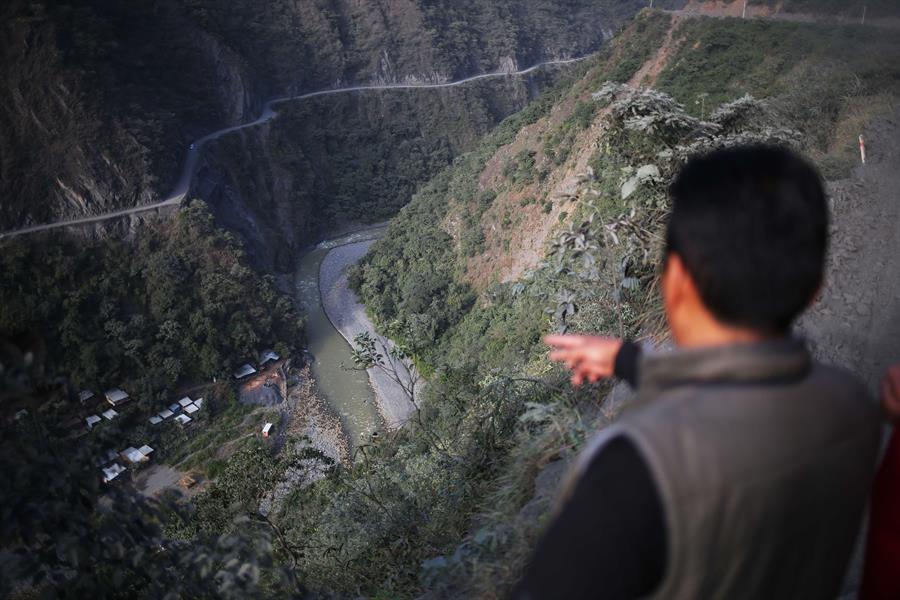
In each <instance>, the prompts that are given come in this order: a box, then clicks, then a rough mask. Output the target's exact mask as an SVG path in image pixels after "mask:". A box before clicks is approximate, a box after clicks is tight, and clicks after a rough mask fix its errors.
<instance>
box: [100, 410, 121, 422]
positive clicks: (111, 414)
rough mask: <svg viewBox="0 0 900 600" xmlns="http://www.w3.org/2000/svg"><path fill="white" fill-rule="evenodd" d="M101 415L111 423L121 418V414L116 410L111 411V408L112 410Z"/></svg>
mask: <svg viewBox="0 0 900 600" xmlns="http://www.w3.org/2000/svg"><path fill="white" fill-rule="evenodd" d="M101 414H102V415H103V416H104V417H106V418H107V419H108V420H109V421H112V420H113V419H115V418H116V417H118V416H119V413H117V412H116V411H115V410H113V409H111V408H110V409H109V410H107V411H105V412H103V413H101Z"/></svg>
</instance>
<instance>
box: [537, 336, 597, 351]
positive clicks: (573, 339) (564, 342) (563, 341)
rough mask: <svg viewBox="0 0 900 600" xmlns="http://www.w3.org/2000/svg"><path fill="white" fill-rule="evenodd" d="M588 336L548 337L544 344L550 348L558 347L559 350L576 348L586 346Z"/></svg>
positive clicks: (545, 337) (545, 338)
mask: <svg viewBox="0 0 900 600" xmlns="http://www.w3.org/2000/svg"><path fill="white" fill-rule="evenodd" d="M586 339H587V336H584V335H577V334H572V333H569V334H566V335H558V334H557V335H547V336H544V343H545V344H547V345H548V346H556V347H557V348H576V347H578V346H581V345H583V344H584V341H585V340H586Z"/></svg>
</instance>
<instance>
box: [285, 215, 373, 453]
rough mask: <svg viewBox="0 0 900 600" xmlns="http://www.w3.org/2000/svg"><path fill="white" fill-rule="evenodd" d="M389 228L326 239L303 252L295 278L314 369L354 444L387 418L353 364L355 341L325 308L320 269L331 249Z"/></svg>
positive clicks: (362, 439)
mask: <svg viewBox="0 0 900 600" xmlns="http://www.w3.org/2000/svg"><path fill="white" fill-rule="evenodd" d="M384 231H385V228H384V227H383V226H381V227H373V228H370V229H366V230H363V231H359V232H356V233H351V234H348V235H344V236H341V237H338V238H335V239H331V240H327V241H325V242H322V243H321V244H319V245H318V246H316V248H315V249H314V250H312V251H311V252H308V253H307V254H305V255H303V256H302V257H301V259H300V264H299V267H298V269H297V274H296V279H295V288H296V297H297V301H298V303H299V304H300V308H301V310H302V311H303V314H304V317H305V319H306V341H307V348H308V349H309V352H310V353H311V354H312V356H313V362H312V371H313V374H314V375H315V377H316V383H317V386H318V388H319V391H320V392H321V394H322V395H323V396H324V399H325V401H327V402H328V404H329V405H330V406H331V407H332V408H333V409H334V411H335V412H336V413H337V414H338V416H340V418H341V422H342V423H343V425H344V431H346V432H347V435H348V437H349V441H350V445H351V447H354V446H357V445H359V444H360V443H362V442H365V441H366V440H369V439H371V436H372V433H373V432H375V431H377V430H378V429H380V428H381V427H382V423H383V420H382V418H381V415H380V413H379V411H378V407H377V404H376V398H375V393H374V391H373V390H372V386H371V384H370V382H369V377H368V375H367V374H366V372H365V371H355V370H351V368H352V367H353V359H352V356H351V348H350V344H348V343H347V341H346V340H345V339H344V338H343V337H342V336H341V334H340V333H339V332H338V331H337V330H336V329H335V328H334V326H333V325H332V323H331V321H330V320H329V319H328V316H327V315H326V314H325V310H324V308H323V307H322V296H321V291H320V285H319V271H320V268H321V265H322V261H323V260H324V259H325V256H326V255H327V254H328V253H329V252H330V251H331V250H332V249H334V248H337V247H339V246H343V245H346V244H352V243H356V242H362V241H365V240H373V239H377V238H378V237H379V236H381V235H382V234H383V233H384ZM346 266H348V265H344V267H346Z"/></svg>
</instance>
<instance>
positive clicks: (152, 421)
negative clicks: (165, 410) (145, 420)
mask: <svg viewBox="0 0 900 600" xmlns="http://www.w3.org/2000/svg"><path fill="white" fill-rule="evenodd" d="M162 420H163V418H162V417H161V416H159V415H153V416H152V417H150V424H151V425H159V424H160V423H162Z"/></svg>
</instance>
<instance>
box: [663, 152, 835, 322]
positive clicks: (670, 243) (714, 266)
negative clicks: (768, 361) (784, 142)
mask: <svg viewBox="0 0 900 600" xmlns="http://www.w3.org/2000/svg"><path fill="white" fill-rule="evenodd" d="M669 193H670V195H671V198H672V214H671V216H670V217H669V224H668V231H667V234H666V246H667V248H666V253H667V256H668V254H669V253H675V254H678V256H680V257H681V260H682V262H683V263H684V265H685V268H686V269H687V271H688V272H689V273H690V275H691V277H692V278H693V280H694V283H695V285H696V286H697V290H698V292H699V294H700V298H701V300H702V301H703V303H704V304H705V305H706V307H707V308H708V309H709V310H710V311H711V312H712V313H713V315H714V316H715V317H716V318H718V319H719V320H720V321H722V322H723V323H727V324H730V325H735V326H741V327H747V328H750V329H754V330H756V331H760V332H766V333H777V334H783V333H786V332H787V331H788V330H789V329H790V326H791V323H792V322H793V321H794V319H795V318H796V317H797V316H798V315H799V314H800V313H801V312H803V310H804V309H805V308H806V306H807V305H808V304H809V302H810V301H811V300H812V298H813V296H814V294H815V293H816V290H817V289H818V287H819V286H820V285H821V283H822V277H823V272H824V266H825V253H826V251H827V247H828V208H827V201H826V197H825V189H824V186H823V184H822V179H821V177H820V176H819V174H818V171H816V169H815V167H813V166H812V165H811V164H810V163H809V162H807V161H806V160H805V159H803V158H802V157H801V156H799V155H798V154H797V153H795V152H793V151H791V150H788V149H786V148H780V147H774V146H763V145H752V146H738V147H732V148H726V149H721V150H716V151H713V152H710V153H708V154H705V155H700V156H697V157H694V158H692V159H690V160H689V161H688V162H687V164H686V165H685V166H684V168H682V170H681V172H680V173H679V175H678V176H677V177H676V178H675V181H674V182H673V183H672V185H671V187H670V189H669Z"/></svg>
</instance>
